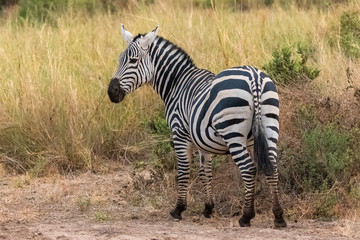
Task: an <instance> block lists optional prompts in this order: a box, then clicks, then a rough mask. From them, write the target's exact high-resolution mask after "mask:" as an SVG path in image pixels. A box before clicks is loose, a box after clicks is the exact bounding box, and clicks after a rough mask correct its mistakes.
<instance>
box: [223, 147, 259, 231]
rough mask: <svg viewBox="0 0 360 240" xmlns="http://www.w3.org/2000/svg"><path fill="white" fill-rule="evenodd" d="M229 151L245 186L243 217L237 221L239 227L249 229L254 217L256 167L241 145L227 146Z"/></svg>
mask: <svg viewBox="0 0 360 240" xmlns="http://www.w3.org/2000/svg"><path fill="white" fill-rule="evenodd" d="M229 151H230V153H231V156H232V158H233V160H234V162H235V164H236V166H237V167H238V168H239V169H240V172H241V177H242V179H243V182H244V185H245V205H244V210H243V215H242V217H241V218H240V219H239V224H240V226H241V227H250V220H251V219H253V218H254V217H255V209H254V189H255V176H256V166H255V164H254V161H253V160H252V159H251V157H250V154H249V151H248V150H247V148H246V147H245V146H243V145H242V144H239V143H231V144H229Z"/></svg>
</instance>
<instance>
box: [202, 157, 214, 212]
mask: <svg viewBox="0 0 360 240" xmlns="http://www.w3.org/2000/svg"><path fill="white" fill-rule="evenodd" d="M199 157H200V173H199V175H200V179H201V182H202V184H203V186H204V191H205V194H206V200H205V209H204V212H203V214H204V217H206V218H210V217H211V215H212V213H213V209H214V201H213V197H212V189H211V180H212V168H211V167H212V166H211V163H212V158H211V155H210V154H207V153H202V152H201V151H199Z"/></svg>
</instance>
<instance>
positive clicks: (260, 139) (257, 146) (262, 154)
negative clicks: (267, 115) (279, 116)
mask: <svg viewBox="0 0 360 240" xmlns="http://www.w3.org/2000/svg"><path fill="white" fill-rule="evenodd" d="M258 114H259V113H258ZM252 132H253V137H254V156H255V159H256V161H257V165H258V170H259V172H263V173H264V174H265V175H266V176H271V175H273V174H274V167H273V164H272V162H271V161H270V157H269V151H268V142H267V139H266V135H265V129H264V127H263V124H262V122H261V117H260V114H259V115H255V116H254V121H253V125H252Z"/></svg>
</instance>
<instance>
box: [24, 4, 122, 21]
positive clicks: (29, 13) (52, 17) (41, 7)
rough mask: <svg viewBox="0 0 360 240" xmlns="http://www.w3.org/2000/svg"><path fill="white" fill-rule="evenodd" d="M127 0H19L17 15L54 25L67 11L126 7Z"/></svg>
mask: <svg viewBox="0 0 360 240" xmlns="http://www.w3.org/2000/svg"><path fill="white" fill-rule="evenodd" d="M128 4H129V3H128V1H127V0H125V1H117V0H41V1H38V0H20V1H19V17H20V18H21V19H27V20H28V21H29V22H30V23H31V24H34V23H47V24H50V25H56V18H57V17H59V16H60V15H61V14H64V13H66V12H68V11H84V12H87V13H90V14H92V13H94V12H96V11H99V10H100V11H108V10H109V11H111V12H113V11H115V9H116V8H120V7H126V6H127V5H128Z"/></svg>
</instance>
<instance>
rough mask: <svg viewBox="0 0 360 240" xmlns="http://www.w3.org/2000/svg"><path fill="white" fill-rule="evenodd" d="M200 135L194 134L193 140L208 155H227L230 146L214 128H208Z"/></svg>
mask: <svg viewBox="0 0 360 240" xmlns="http://www.w3.org/2000/svg"><path fill="white" fill-rule="evenodd" d="M199 133H200V134H197V133H194V134H193V135H192V139H193V142H194V144H195V145H196V147H197V148H198V149H200V150H202V151H204V152H207V153H214V154H227V153H228V152H229V148H228V146H227V145H226V144H225V142H224V140H223V139H222V137H220V135H219V134H218V133H217V132H215V130H214V129H213V128H212V127H210V126H209V127H207V128H205V129H204V130H202V131H201V130H200V131H199Z"/></svg>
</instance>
